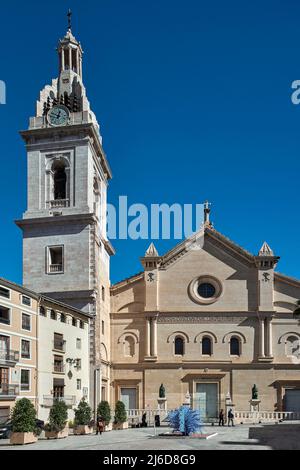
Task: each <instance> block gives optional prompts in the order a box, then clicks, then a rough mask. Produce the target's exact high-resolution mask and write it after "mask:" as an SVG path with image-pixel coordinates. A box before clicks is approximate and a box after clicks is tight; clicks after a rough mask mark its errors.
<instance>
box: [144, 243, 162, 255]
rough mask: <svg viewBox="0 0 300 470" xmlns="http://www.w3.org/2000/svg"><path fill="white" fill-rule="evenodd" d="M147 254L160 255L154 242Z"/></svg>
mask: <svg viewBox="0 0 300 470" xmlns="http://www.w3.org/2000/svg"><path fill="white" fill-rule="evenodd" d="M145 256H159V254H158V251H157V249H156V248H155V245H154V243H151V244H150V246H149V248H148V250H147V251H146V253H145Z"/></svg>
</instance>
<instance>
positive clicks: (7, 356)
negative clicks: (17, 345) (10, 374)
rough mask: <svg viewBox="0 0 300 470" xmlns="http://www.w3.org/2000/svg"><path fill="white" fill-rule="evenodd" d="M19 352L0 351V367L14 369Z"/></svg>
mask: <svg viewBox="0 0 300 470" xmlns="http://www.w3.org/2000/svg"><path fill="white" fill-rule="evenodd" d="M19 357H20V354H19V351H13V350H12V349H0V365H1V366H8V367H14V366H15V365H16V363H17V362H19Z"/></svg>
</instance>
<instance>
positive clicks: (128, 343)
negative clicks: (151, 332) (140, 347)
mask: <svg viewBox="0 0 300 470" xmlns="http://www.w3.org/2000/svg"><path fill="white" fill-rule="evenodd" d="M134 353H135V341H134V338H133V337H132V336H125V339H124V356H127V357H128V356H130V357H133V356H134Z"/></svg>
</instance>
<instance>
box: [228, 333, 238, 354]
mask: <svg viewBox="0 0 300 470" xmlns="http://www.w3.org/2000/svg"><path fill="white" fill-rule="evenodd" d="M240 349H241V348H240V340H239V339H238V338H236V337H235V336H232V337H231V338H230V355H231V356H240V355H241V351H240Z"/></svg>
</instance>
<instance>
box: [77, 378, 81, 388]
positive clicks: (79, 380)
mask: <svg viewBox="0 0 300 470" xmlns="http://www.w3.org/2000/svg"><path fill="white" fill-rule="evenodd" d="M77 390H81V379H77Z"/></svg>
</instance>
